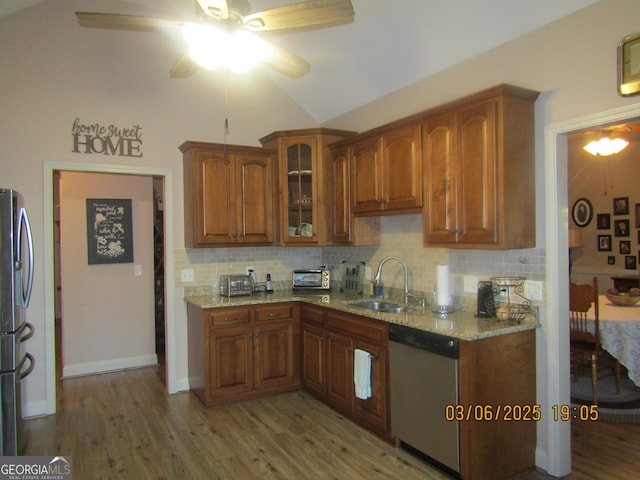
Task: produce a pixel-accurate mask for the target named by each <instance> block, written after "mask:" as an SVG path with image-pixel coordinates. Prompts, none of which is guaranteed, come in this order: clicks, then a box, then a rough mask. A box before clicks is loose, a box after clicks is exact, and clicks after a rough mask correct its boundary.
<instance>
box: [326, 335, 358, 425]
mask: <svg viewBox="0 0 640 480" xmlns="http://www.w3.org/2000/svg"><path fill="white" fill-rule="evenodd" d="M326 343H327V346H326V349H327V350H326V351H327V385H326V388H327V390H326V395H327V397H326V398H327V402H328V403H329V404H331V405H332V406H333V407H334V408H336V409H338V410H340V411H342V412H347V413H350V412H351V410H352V402H353V397H354V390H355V385H354V383H353V344H352V341H351V339H350V338H349V337H347V336H345V335H342V334H339V333H336V332H332V331H327V335H326Z"/></svg>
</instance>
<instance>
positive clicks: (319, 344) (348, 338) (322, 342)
mask: <svg viewBox="0 0 640 480" xmlns="http://www.w3.org/2000/svg"><path fill="white" fill-rule="evenodd" d="M301 321H302V371H301V378H302V386H303V387H304V388H305V389H306V390H308V391H310V392H311V393H313V394H314V395H315V396H317V397H318V398H319V399H321V400H322V401H324V402H326V403H327V404H328V405H330V406H331V407H333V408H335V409H336V410H338V411H339V412H341V413H343V414H344V415H346V416H347V417H348V418H350V419H352V420H353V421H355V422H357V423H358V424H360V425H362V426H364V427H366V428H368V429H369V430H371V431H373V432H375V433H377V434H379V435H381V436H382V437H385V438H389V411H388V398H389V393H388V382H387V378H388V358H387V356H388V326H387V324H386V323H383V322H378V321H377V320H373V319H369V318H366V317H361V316H358V315H351V314H348V313H344V312H338V311H335V310H333V309H323V308H319V307H307V306H303V307H302V309H301ZM357 348H359V349H362V350H365V351H367V352H369V353H370V354H371V355H372V361H371V397H370V398H367V399H360V398H357V397H356V395H355V387H354V375H353V369H354V351H355V349H357Z"/></svg>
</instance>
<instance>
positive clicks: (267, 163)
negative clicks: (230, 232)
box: [235, 154, 275, 244]
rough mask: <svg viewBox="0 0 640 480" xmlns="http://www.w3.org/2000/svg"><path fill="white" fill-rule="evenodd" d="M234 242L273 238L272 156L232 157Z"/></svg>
mask: <svg viewBox="0 0 640 480" xmlns="http://www.w3.org/2000/svg"><path fill="white" fill-rule="evenodd" d="M235 190H236V192H237V199H238V209H237V215H236V222H237V223H236V232H237V233H238V243H261V244H265V243H272V242H273V241H274V224H275V221H274V210H273V203H274V190H273V159H272V158H271V157H264V156H258V155H247V154H245V155H237V156H236V188H235Z"/></svg>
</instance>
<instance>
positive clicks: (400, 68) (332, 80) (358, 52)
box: [0, 0, 598, 123]
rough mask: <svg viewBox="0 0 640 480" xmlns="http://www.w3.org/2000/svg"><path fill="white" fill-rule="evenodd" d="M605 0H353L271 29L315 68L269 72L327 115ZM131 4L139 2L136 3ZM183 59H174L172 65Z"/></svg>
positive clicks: (6, 2)
mask: <svg viewBox="0 0 640 480" xmlns="http://www.w3.org/2000/svg"><path fill="white" fill-rule="evenodd" d="M46 1H50V0H2V2H0V16H3V15H8V14H11V13H13V12H15V11H17V10H20V9H22V8H27V7H31V6H33V8H37V4H38V3H41V2H46ZM296 1H299V0H250V3H251V6H252V10H253V11H254V12H255V11H262V10H266V9H269V8H273V7H277V6H281V5H284V4H289V3H295V2H296ZM597 1H598V0H562V1H558V0H482V1H478V0H352V4H353V7H354V10H355V21H354V22H353V23H350V24H346V25H341V26H337V27H332V28H327V29H320V30H313V31H307V32H298V33H289V34H278V35H275V34H272V35H271V36H270V37H269V40H270V41H272V42H273V43H276V44H278V45H280V46H282V47H284V48H287V49H289V50H291V51H293V52H294V53H296V54H297V55H299V56H301V57H302V58H304V59H305V60H306V61H307V62H309V63H310V64H311V72H310V73H309V74H307V75H306V76H304V77H302V78H300V79H295V80H294V79H290V78H288V77H284V76H282V75H279V74H278V73H275V72H267V73H262V74H266V75H269V76H270V77H271V78H272V79H273V81H275V82H276V83H277V84H279V85H280V87H281V88H282V89H283V90H284V91H285V92H286V93H287V94H288V95H289V96H290V97H291V98H292V99H293V100H294V101H296V102H297V103H298V104H299V105H300V106H301V107H302V108H303V109H304V110H305V111H307V112H308V113H309V115H311V116H312V117H313V118H314V119H315V120H316V121H317V122H318V123H322V122H324V121H326V120H329V119H331V118H334V117H336V116H338V115H340V114H342V113H345V112H348V111H350V110H353V109H354V108H357V107H359V106H361V105H364V104H367V103H369V102H372V101H374V100H376V99H379V98H381V97H383V96H385V95H387V94H389V93H391V92H393V91H396V90H398V89H400V88H402V87H405V86H407V85H410V84H412V83H414V82H416V81H418V80H422V79H424V78H426V77H428V76H430V75H433V74H436V73H438V72H440V71H443V70H445V69H447V68H449V67H452V66H454V65H456V64H457V63H460V62H462V61H464V60H467V59H469V58H471V57H474V56H476V55H479V54H481V53H483V52H485V51H488V50H490V49H492V48H495V47H497V46H499V45H501V44H503V43H506V42H509V41H510V40H513V39H515V38H517V37H519V36H521V35H524V34H526V33H528V32H531V31H533V30H536V29H538V28H540V27H542V26H544V25H546V24H548V23H551V22H553V21H555V20H557V19H559V18H561V17H564V16H566V15H570V14H571V13H573V12H575V11H577V10H580V9H582V8H585V7H588V6H589V5H591V4H593V3H596V2H597ZM86 3H87V8H86V9H85V10H86V11H95V12H103V13H122V14H136V15H140V14H143V15H148V16H155V17H162V18H180V19H185V20H187V19H192V18H193V15H194V11H195V10H194V3H195V2H194V1H193V0H128V3H126V2H123V3H120V2H113V1H111V0H90V1H89V0H88V1H87V2H86ZM127 5H130V6H131V9H130V10H129V11H128V10H127V8H126V7H127ZM123 6H124V7H125V8H122V7H123ZM115 7H117V9H115ZM78 28H80V27H78ZM113 34H114V35H117V34H118V32H113ZM140 35H150V34H149V33H141V34H140ZM153 35H158V42H175V37H173V36H169V35H163V34H162V33H154V34H153ZM168 51H173V50H169V49H168ZM175 60H177V59H168V61H167V72H168V70H169V68H170V67H171V66H172V64H173V62H174V61H175ZM265 71H266V70H265Z"/></svg>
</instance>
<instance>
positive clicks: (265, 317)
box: [256, 304, 293, 322]
mask: <svg viewBox="0 0 640 480" xmlns="http://www.w3.org/2000/svg"><path fill="white" fill-rule="evenodd" d="M292 317H293V305H291V304H284V305H283V304H276V305H261V306H259V307H257V308H256V322H268V321H271V320H287V319H290V318H292Z"/></svg>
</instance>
